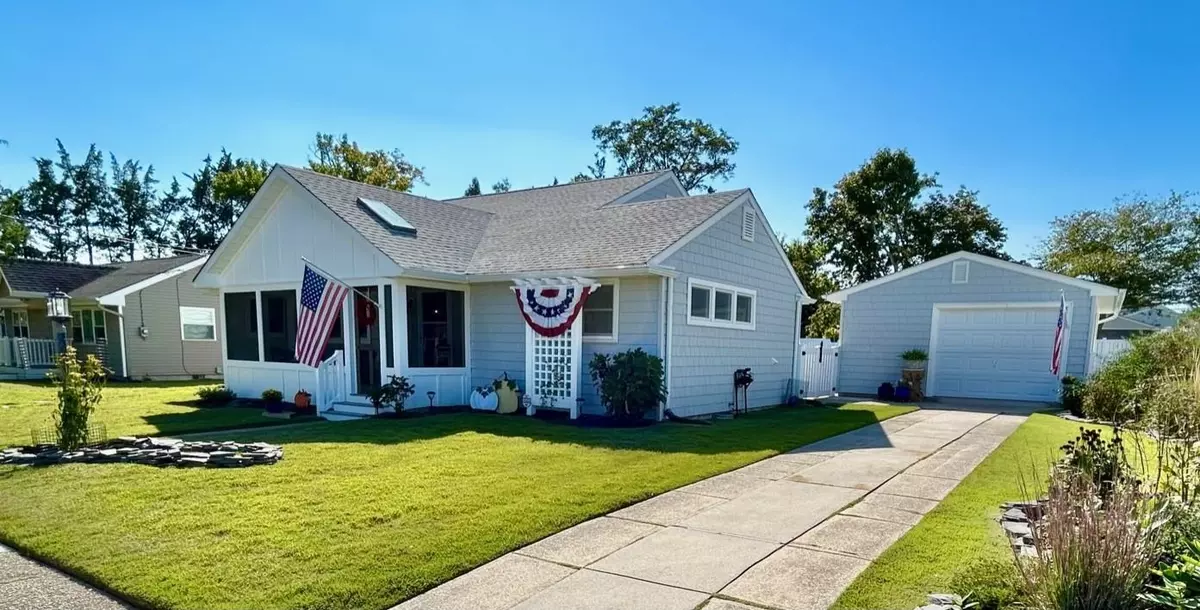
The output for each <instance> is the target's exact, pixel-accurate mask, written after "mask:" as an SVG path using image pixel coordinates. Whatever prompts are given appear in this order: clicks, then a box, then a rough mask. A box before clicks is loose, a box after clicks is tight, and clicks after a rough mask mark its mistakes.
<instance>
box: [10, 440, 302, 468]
mask: <svg viewBox="0 0 1200 610" xmlns="http://www.w3.org/2000/svg"><path fill="white" fill-rule="evenodd" d="M281 459H283V447H281V446H279V445H272V444H270V443H263V442H257V443H237V442H234V441H222V442H215V441H184V440H180V439H177V438H165V437H137V436H122V437H120V438H117V439H116V440H113V441H109V442H107V443H104V444H102V445H99V446H96V447H85V448H83V449H79V450H77V451H66V452H64V451H61V450H59V449H58V448H57V447H55V446H54V445H34V446H29V447H13V448H10V449H4V450H0V464H20V465H29V464H32V465H38V466H46V465H51V464H68V463H70V464H87V463H97V464H100V463H113V462H127V463H133V464H146V465H153V466H181V467H192V468H194V467H198V466H206V467H210V468H216V467H221V468H241V467H246V466H256V465H260V464H274V463H275V462H278V461H279V460H281Z"/></svg>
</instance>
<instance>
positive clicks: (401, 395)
mask: <svg viewBox="0 0 1200 610" xmlns="http://www.w3.org/2000/svg"><path fill="white" fill-rule="evenodd" d="M416 391H417V386H415V385H413V384H412V383H411V382H410V381H409V380H408V377H404V376H396V375H392V376H391V378H390V379H389V380H388V382H387V383H385V384H383V385H381V386H379V387H378V388H376V389H375V390H373V391H372V392H371V393H370V395H369V398H370V399H371V404H372V405H374V407H375V409H376V410H379V409H384V408H391V409H392V410H393V411H395V412H396V413H399V412H401V411H403V410H404V403H405V402H407V401H408V399H409V397H410V396H412V395H413V393H414V392H416Z"/></svg>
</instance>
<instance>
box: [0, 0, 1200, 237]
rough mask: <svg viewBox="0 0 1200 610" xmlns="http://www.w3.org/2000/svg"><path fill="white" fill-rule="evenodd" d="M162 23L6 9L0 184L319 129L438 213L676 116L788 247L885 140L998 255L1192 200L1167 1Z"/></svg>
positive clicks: (1182, 64) (494, 6) (490, 8)
mask: <svg viewBox="0 0 1200 610" xmlns="http://www.w3.org/2000/svg"><path fill="white" fill-rule="evenodd" d="M183 4H184V3H173V2H167V3H163V2H145V3H142V2H122V3H115V4H114V3H95V2H86V3H85V2H57V3H51V2H20V3H10V5H9V6H7V7H5V9H4V11H3V21H4V23H5V28H4V29H5V36H4V42H3V43H2V47H0V90H3V92H4V94H3V95H0V138H4V139H7V140H9V142H10V145H9V147H8V148H0V183H2V184H5V185H8V186H14V185H17V184H20V183H23V182H24V181H26V180H27V179H28V178H29V176H30V174H31V173H32V168H33V164H32V162H31V161H30V157H32V156H34V155H50V154H52V153H53V151H54V138H55V137H59V138H62V140H63V141H64V143H65V144H66V145H67V146H68V148H70V149H71V150H73V151H79V152H80V153H82V152H83V150H84V149H85V148H86V146H87V145H88V144H89V143H91V142H95V143H97V144H98V145H99V146H100V147H101V148H102V149H104V150H106V151H112V152H114V153H116V154H117V156H118V157H122V158H125V157H134V158H137V159H140V160H142V161H143V162H151V163H153V164H154V165H155V166H156V168H157V170H158V173H159V175H160V177H166V176H169V175H172V174H178V173H179V172H181V171H190V170H191V169H192V168H194V167H196V165H197V164H198V162H199V161H200V159H202V158H203V157H204V155H206V154H209V153H216V152H217V151H218V150H219V148H220V147H221V146H225V147H227V148H229V149H230V150H231V151H233V152H234V154H236V155H238V156H253V157H262V158H266V159H268V160H271V161H277V162H281V163H289V164H295V165H301V164H303V163H304V161H305V159H306V155H307V151H308V147H309V145H310V143H311V141H312V138H313V134H314V133H315V132H317V131H318V130H320V131H326V132H337V133H340V132H348V133H349V134H350V135H351V137H352V138H354V139H356V140H358V141H359V142H360V143H361V144H363V145H366V146H369V147H372V148H393V147H398V148H400V149H401V150H402V151H403V152H404V153H405V154H406V155H407V156H408V157H409V158H410V159H411V160H412V161H414V162H416V163H417V164H419V165H422V166H424V167H425V168H426V171H427V178H428V181H429V185H428V186H421V187H419V188H418V189H416V192H418V193H420V194H424V195H427V196H431V197H437V198H443V197H451V196H458V195H461V194H462V190H463V189H464V188H465V187H466V184H467V182H468V181H469V180H470V178H471V177H472V176H479V178H480V181H481V182H483V184H484V185H485V187H486V186H487V185H489V184H491V183H492V182H494V181H495V180H497V179H499V178H502V177H506V176H507V177H508V178H509V179H510V180H511V182H512V184H513V186H514V188H520V187H527V186H536V185H543V184H547V183H549V182H550V181H551V180H552V179H553V178H554V177H555V176H557V177H558V178H559V179H561V180H566V179H568V178H569V177H570V176H572V175H574V174H575V173H577V172H578V171H581V170H582V169H583V168H584V167H585V166H586V165H587V164H588V163H589V162H590V161H591V158H592V152H593V150H594V146H593V143H592V141H591V138H590V130H591V127H592V126H593V125H595V124H597V123H600V122H607V121H609V120H612V119H625V118H629V117H632V116H634V115H636V114H638V113H639V112H640V109H641V108H642V107H644V106H646V105H650V104H662V103H668V102H671V101H678V102H680V103H681V104H682V105H683V111H684V114H686V115H689V116H696V117H701V118H703V119H705V120H708V121H710V122H712V123H714V124H715V125H717V126H720V127H723V128H725V129H726V130H728V131H729V132H730V133H731V134H732V135H733V136H734V137H735V138H737V139H738V140H739V141H740V142H741V151H740V152H739V153H738V155H737V157H736V159H735V160H736V162H737V164H738V168H737V172H736V175H735V177H734V178H733V179H732V180H731V181H730V182H729V183H728V185H727V186H728V187H729V188H740V187H743V186H750V187H751V188H753V189H754V191H755V194H756V195H757V197H758V200H759V202H760V203H761V204H762V206H763V208H764V209H765V210H766V212H767V215H768V217H769V218H770V220H771V223H772V225H773V226H774V228H775V229H776V230H777V231H781V232H784V233H788V234H791V235H797V234H799V233H801V232H802V231H803V228H804V218H805V211H804V204H805V202H806V201H807V200H808V199H809V197H810V195H811V192H812V188H813V187H814V186H829V185H831V184H832V183H834V182H835V181H836V180H837V179H838V178H839V177H840V176H841V175H842V174H843V173H845V172H846V171H848V170H851V169H853V168H854V167H857V166H858V165H859V164H860V163H861V162H862V161H863V160H864V159H866V158H867V157H868V156H870V155H871V153H872V152H873V151H874V150H875V149H877V148H879V147H882V146H891V147H906V148H908V149H909V150H910V151H911V152H912V153H913V155H914V156H915V157H916V159H917V161H918V164H919V166H920V167H921V169H922V170H923V171H927V172H934V171H936V172H939V173H940V177H941V180H942V182H943V184H945V185H946V186H947V187H956V186H957V185H959V184H965V185H967V186H968V187H970V188H973V189H978V190H980V191H981V194H980V197H981V199H982V201H983V202H985V203H987V204H988V205H990V206H991V208H992V210H993V212H994V213H995V214H996V215H997V216H999V217H1000V219H1001V220H1002V221H1004V223H1005V224H1006V225H1007V226H1008V228H1009V231H1010V240H1009V250H1010V252H1011V253H1012V254H1014V255H1016V256H1025V255H1027V254H1028V253H1029V250H1030V248H1031V246H1033V245H1034V244H1035V243H1036V242H1037V240H1038V239H1039V238H1040V237H1043V236H1044V235H1045V234H1046V232H1047V227H1048V223H1049V221H1050V220H1051V219H1052V218H1053V217H1054V216H1055V215H1059V214H1065V213H1068V212H1070V211H1072V210H1075V209H1080V208H1086V207H1099V206H1104V205H1107V204H1108V203H1109V202H1110V201H1111V200H1112V199H1113V197H1116V196H1118V195H1121V194H1123V193H1128V192H1131V191H1144V192H1148V193H1151V194H1158V193H1162V192H1165V191H1167V190H1169V189H1175V190H1195V189H1197V188H1200V184H1198V182H1200V172H1198V171H1197V168H1200V147H1198V146H1197V143H1198V142H1200V137H1198V136H1200V113H1197V110H1196V109H1197V108H1200V105H1198V99H1200V96H1198V95H1197V93H1198V92H1200V78H1198V77H1200V61H1198V60H1200V37H1198V36H1195V32H1194V24H1195V23H1196V22H1197V17H1200V7H1195V6H1189V5H1187V4H1185V3H1179V4H1168V3H1166V2H1161V3H1160V2H1154V3H1106V2H1079V3H1043V2H1004V3H999V2H993V3H984V2H942V3H903V2H886V3H883V2H881V3H871V2H865V1H863V2H824V3H807V2H782V1H775V2H753V1H743V2H644V1H643V2H623V1H609V2H604V3H563V2H546V3H519V2H505V3H465V2H432V3H429V2H422V3H415V2H407V1H406V2H388V1H384V0H379V1H376V2H328V3H315V2H303V1H301V0H293V1H291V2H250V3H245V2H232V1H225V0H212V1H209V2H205V3H202V4H201V3H196V4H195V5H194V8H184V7H183ZM568 4H571V5H576V6H568ZM918 4H919V6H918ZM1051 4H1053V6H1050V5H1051Z"/></svg>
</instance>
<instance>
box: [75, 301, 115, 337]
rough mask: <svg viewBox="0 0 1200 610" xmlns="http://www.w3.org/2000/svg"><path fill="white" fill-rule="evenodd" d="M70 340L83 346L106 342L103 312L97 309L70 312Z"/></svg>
mask: <svg viewBox="0 0 1200 610" xmlns="http://www.w3.org/2000/svg"><path fill="white" fill-rule="evenodd" d="M71 339H72V341H74V342H75V343H80V344H83V345H94V344H96V343H99V342H101V341H107V340H108V329H107V328H105V326H104V312H103V311H101V310H99V309H76V310H75V311H73V312H71Z"/></svg>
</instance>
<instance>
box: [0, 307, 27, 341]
mask: <svg viewBox="0 0 1200 610" xmlns="http://www.w3.org/2000/svg"><path fill="white" fill-rule="evenodd" d="M0 337H20V338H24V339H28V338H29V314H28V313H26V312H25V310H23V309H12V310H9V312H8V325H7V326H5V319H4V316H3V315H0Z"/></svg>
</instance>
